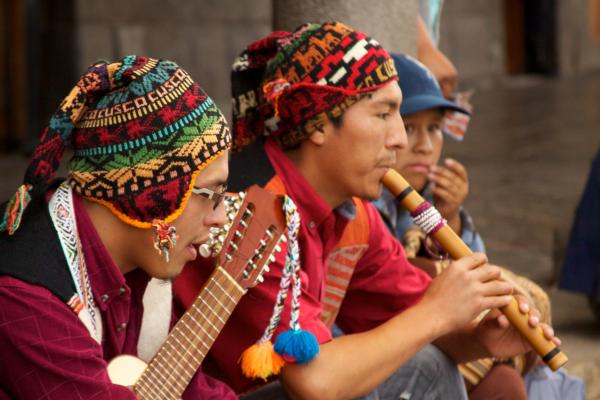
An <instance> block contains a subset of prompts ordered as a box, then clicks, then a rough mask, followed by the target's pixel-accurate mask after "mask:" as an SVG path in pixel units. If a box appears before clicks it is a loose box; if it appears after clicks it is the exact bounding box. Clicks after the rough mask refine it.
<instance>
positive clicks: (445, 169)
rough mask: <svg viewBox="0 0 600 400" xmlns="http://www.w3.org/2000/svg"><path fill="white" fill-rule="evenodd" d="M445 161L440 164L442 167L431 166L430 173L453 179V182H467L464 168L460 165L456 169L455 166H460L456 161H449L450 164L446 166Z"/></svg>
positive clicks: (446, 162)
mask: <svg viewBox="0 0 600 400" xmlns="http://www.w3.org/2000/svg"><path fill="white" fill-rule="evenodd" d="M447 160H448V159H447ZM447 160H446V161H444V164H442V165H434V166H432V167H431V172H432V173H435V174H439V175H442V176H445V177H446V178H448V179H454V180H458V181H461V182H467V179H468V178H467V172H466V170H465V169H464V167H462V165H461V166H460V167H457V165H460V164H459V163H458V161H454V160H452V161H450V163H449V164H448V161H447Z"/></svg>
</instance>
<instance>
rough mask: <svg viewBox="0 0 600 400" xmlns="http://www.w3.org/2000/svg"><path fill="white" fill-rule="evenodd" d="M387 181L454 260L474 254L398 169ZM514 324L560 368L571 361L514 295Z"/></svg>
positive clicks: (510, 315) (510, 311)
mask: <svg viewBox="0 0 600 400" xmlns="http://www.w3.org/2000/svg"><path fill="white" fill-rule="evenodd" d="M382 182H383V184H384V185H385V186H386V187H387V188H388V189H389V190H390V192H392V194H393V195H394V196H396V199H398V201H399V202H400V204H402V206H403V207H404V208H406V209H407V210H408V211H409V212H410V213H411V215H412V216H413V218H414V221H415V223H416V224H417V225H418V226H419V227H420V228H421V229H423V230H424V231H425V233H427V234H428V235H431V236H433V238H434V239H435V240H436V241H437V242H438V243H439V244H440V245H441V246H442V248H443V249H444V250H445V251H446V252H447V253H448V254H449V255H450V257H452V258H453V259H455V260H456V259H459V258H461V257H464V256H468V255H469V254H472V251H471V249H470V248H469V247H468V246H467V245H466V244H465V243H464V242H463V241H462V240H461V239H460V237H458V235H457V234H456V233H455V232H454V231H453V230H452V228H450V227H449V226H448V225H447V224H446V221H445V220H444V219H443V218H442V217H441V215H440V213H439V212H438V211H437V210H436V209H435V207H433V206H432V205H431V204H429V203H428V202H427V201H425V199H423V197H421V195H420V194H419V193H417V192H416V191H415V190H414V189H413V188H412V187H411V186H410V185H409V184H408V182H407V181H406V180H405V179H404V178H403V177H402V175H400V174H399V173H398V172H396V171H395V170H392V169H390V170H389V171H388V172H387V173H386V174H385V175H384V176H383V178H382ZM500 311H502V313H504V315H506V318H507V319H508V320H509V321H510V323H511V324H512V325H513V326H514V327H515V328H516V329H517V330H518V331H519V333H521V335H522V336H523V337H524V338H525V339H526V340H527V341H528V342H529V344H530V345H531V347H532V348H533V349H534V350H535V352H536V353H537V354H538V355H539V356H540V357H541V358H542V360H543V361H544V362H545V363H546V364H548V366H549V367H550V368H551V369H552V370H553V371H556V370H557V369H559V368H560V367H562V366H563V365H565V364H566V362H567V361H568V360H569V359H568V358H567V356H566V355H565V353H563V352H562V351H561V350H560V349H559V348H558V347H557V346H556V345H555V344H554V343H553V342H552V341H551V340H549V339H547V338H546V337H545V336H544V332H543V331H542V328H541V327H539V326H537V327H535V328H532V327H531V326H529V322H528V319H529V317H528V315H524V314H521V311H520V310H519V304H518V303H517V300H516V299H515V298H514V297H513V299H512V301H511V302H510V304H508V305H507V306H505V307H502V308H501V309H500Z"/></svg>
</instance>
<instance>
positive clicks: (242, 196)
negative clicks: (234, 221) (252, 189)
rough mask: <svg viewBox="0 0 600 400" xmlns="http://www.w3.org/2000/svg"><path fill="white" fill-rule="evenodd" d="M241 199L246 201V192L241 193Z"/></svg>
mask: <svg viewBox="0 0 600 400" xmlns="http://www.w3.org/2000/svg"><path fill="white" fill-rule="evenodd" d="M239 197H240V199H242V200H243V199H244V197H246V192H240V196H239Z"/></svg>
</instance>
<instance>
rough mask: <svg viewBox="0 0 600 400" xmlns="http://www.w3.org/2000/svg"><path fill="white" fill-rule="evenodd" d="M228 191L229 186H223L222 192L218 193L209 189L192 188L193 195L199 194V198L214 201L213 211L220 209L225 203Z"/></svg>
mask: <svg viewBox="0 0 600 400" xmlns="http://www.w3.org/2000/svg"><path fill="white" fill-rule="evenodd" d="M226 191H227V186H225V185H223V187H222V189H221V191H220V192H216V191H214V190H211V189H207V188H197V187H192V193H194V194H197V195H199V196H202V197H204V198H205V199H208V200H212V202H213V203H214V204H213V210H216V209H217V208H218V207H219V204H221V202H222V201H223V198H224V197H225V192H226Z"/></svg>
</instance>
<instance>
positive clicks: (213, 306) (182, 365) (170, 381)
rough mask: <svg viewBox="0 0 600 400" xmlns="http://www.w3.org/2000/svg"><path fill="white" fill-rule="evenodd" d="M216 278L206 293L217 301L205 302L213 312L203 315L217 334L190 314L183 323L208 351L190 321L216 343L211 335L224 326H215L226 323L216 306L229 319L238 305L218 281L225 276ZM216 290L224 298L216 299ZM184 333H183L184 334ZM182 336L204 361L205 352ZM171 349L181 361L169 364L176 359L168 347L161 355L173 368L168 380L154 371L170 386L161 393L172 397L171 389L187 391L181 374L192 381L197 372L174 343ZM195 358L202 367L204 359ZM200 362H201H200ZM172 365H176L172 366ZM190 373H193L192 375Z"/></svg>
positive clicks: (186, 336)
mask: <svg viewBox="0 0 600 400" xmlns="http://www.w3.org/2000/svg"><path fill="white" fill-rule="evenodd" d="M214 278H215V279H211V281H212V282H209V285H207V286H206V291H207V292H208V294H209V295H210V296H211V297H213V298H214V299H215V303H214V304H209V303H206V302H205V303H206V304H207V309H208V310H210V311H211V313H210V316H209V317H207V316H206V315H203V316H204V319H205V320H207V321H208V322H209V324H210V325H211V327H212V328H213V329H214V330H215V332H209V331H208V330H207V329H206V328H205V327H204V326H202V324H201V323H199V322H198V321H197V320H195V319H194V318H193V315H192V314H188V315H186V316H187V317H188V318H186V320H187V321H183V322H182V324H183V326H184V327H185V328H186V329H187V330H188V331H189V333H191V334H192V335H193V336H194V337H195V338H196V339H199V340H198V342H199V343H200V344H202V346H204V347H205V348H207V349H208V348H209V347H208V346H207V345H206V344H205V343H204V340H202V337H199V336H198V334H197V331H196V330H194V329H192V328H191V327H190V325H189V324H188V322H189V321H192V322H194V325H196V326H197V327H198V328H200V330H201V331H202V332H203V333H204V336H208V337H209V338H210V339H211V340H212V341H214V340H215V339H216V338H213V336H212V335H211V333H212V334H213V335H214V334H215V333H216V335H218V333H220V330H221V329H222V326H220V327H217V326H216V325H215V323H217V324H219V322H221V323H222V325H224V322H225V321H223V319H222V318H221V317H220V316H219V315H218V314H217V310H216V308H217V307H216V306H217V304H218V305H220V306H221V308H222V309H223V310H224V311H225V312H226V313H227V316H228V317H229V315H230V314H231V311H232V310H230V309H229V307H231V306H234V307H235V305H236V304H237V302H238V300H235V299H234V298H232V297H231V296H230V294H229V293H230V292H228V290H227V289H225V288H224V287H223V286H222V285H221V284H220V283H219V279H218V278H223V274H222V273H221V274H218V275H215V276H214ZM224 278H225V279H224V280H225V282H223V283H224V284H226V283H227V281H229V279H228V277H227V276H225V277H224ZM226 286H227V285H226ZM215 288H218V289H219V290H220V292H221V295H224V298H218V297H216V296H215V294H214V293H213V291H214V289H215ZM233 289H235V286H234V287H233ZM238 292H239V290H238ZM242 294H243V293H239V295H240V298H241V295H242ZM200 298H201V299H202V297H200ZM202 300H204V299H202ZM209 300H210V299H209ZM222 300H223V301H222ZM226 300H229V301H226ZM224 301H225V302H228V303H230V304H229V305H228V306H226V305H225V304H223V302H224ZM210 302H212V301H210ZM211 317H215V318H216V319H218V320H220V321H219V322H217V321H216V320H214V321H213V320H212V319H211ZM219 325H221V324H219ZM182 333H183V332H182ZM175 335H177V333H175ZM182 336H183V337H184V338H186V339H187V341H189V342H190V344H192V349H193V350H196V351H197V352H198V353H200V354H201V357H202V359H203V357H204V356H205V353H204V352H202V351H199V350H198V347H199V346H198V343H195V342H192V341H191V340H190V339H189V337H188V335H185V334H183V335H182ZM174 337H175V336H174ZM178 342H179V346H181V347H184V348H185V346H182V344H181V342H180V341H179V340H178ZM165 344H166V343H165ZM169 347H171V350H174V351H175V352H176V353H177V354H178V355H179V356H180V358H179V360H180V361H176V362H174V363H168V361H174V359H173V354H172V353H169V351H168V349H167V346H165V347H164V348H165V350H166V354H164V352H163V354H161V355H160V356H161V358H162V359H164V360H165V361H167V365H169V364H171V365H170V366H171V368H169V369H170V370H171V371H170V373H169V374H168V376H167V377H166V379H165V376H164V375H163V374H162V373H160V371H158V369H157V368H152V370H156V372H159V373H160V375H161V377H162V378H163V379H164V380H165V386H169V387H168V388H167V387H165V386H163V389H160V388H159V390H160V391H161V392H162V391H164V390H167V391H168V392H169V394H170V395H173V394H174V393H171V391H172V390H170V389H173V390H174V391H179V390H181V393H182V392H183V391H184V390H185V387H183V388H182V386H181V382H182V379H181V372H184V373H185V375H184V376H185V377H186V378H187V379H191V378H192V377H193V375H194V374H195V372H196V370H194V371H193V372H191V368H189V365H188V364H187V363H184V362H183V360H185V357H183V356H182V355H181V353H179V351H178V350H177V348H176V346H174V344H173V343H172V342H171V343H170V346H169ZM185 351H186V352H187V353H188V354H189V350H188V348H185ZM190 356H191V354H190ZM166 357H169V358H168V359H167V358H166ZM192 357H193V356H192ZM193 358H194V360H193V361H194V362H195V364H197V365H198V367H199V366H200V363H201V361H202V359H201V360H197V359H195V357H193ZM198 361H200V362H198ZM172 364H174V365H172ZM186 365H187V367H188V368H186ZM178 367H180V368H181V370H182V371H178V369H179V368H178ZM148 372H150V374H149V375H154V374H152V372H153V371H148ZM177 372H180V373H179V374H178V373H177ZM190 372H191V373H190ZM173 378H175V379H173ZM188 382H189V381H188ZM173 384H176V385H177V386H179V387H178V388H173ZM176 397H177V396H176Z"/></svg>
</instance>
